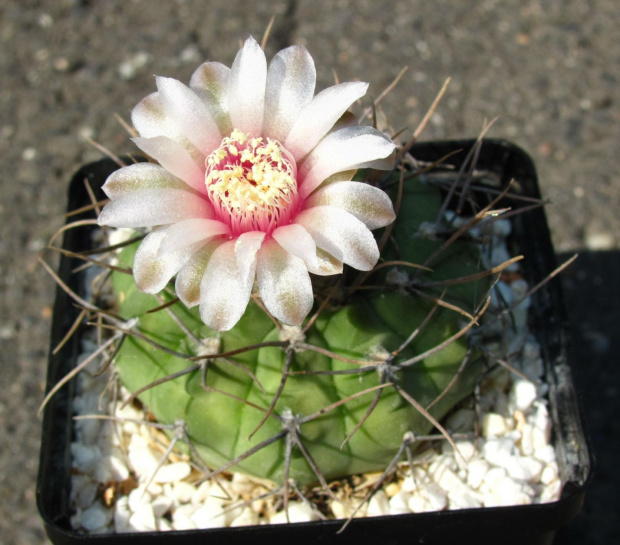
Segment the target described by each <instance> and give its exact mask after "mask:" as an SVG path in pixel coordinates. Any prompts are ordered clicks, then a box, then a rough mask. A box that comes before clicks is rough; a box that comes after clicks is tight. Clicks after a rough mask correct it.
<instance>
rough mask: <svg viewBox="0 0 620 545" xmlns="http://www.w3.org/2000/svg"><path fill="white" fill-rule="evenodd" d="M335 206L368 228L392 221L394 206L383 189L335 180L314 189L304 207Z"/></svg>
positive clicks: (381, 225) (394, 216)
mask: <svg viewBox="0 0 620 545" xmlns="http://www.w3.org/2000/svg"><path fill="white" fill-rule="evenodd" d="M323 205H326V206H336V207H338V208H342V209H343V210H346V211H347V212H349V214H353V215H354V216H355V217H356V218H357V219H358V220H360V221H362V222H363V223H364V225H366V227H368V229H377V228H379V227H385V226H386V225H389V224H390V223H392V222H393V221H394V219H395V218H396V215H395V214H394V207H393V206H392V201H391V199H390V198H389V197H388V196H387V194H386V193H385V192H384V191H381V190H380V189H378V188H376V187H373V186H371V185H368V184H365V183H361V182H335V183H332V184H329V185H328V186H326V187H321V188H320V189H319V190H317V191H315V192H314V193H313V194H312V195H310V197H309V198H308V200H307V201H306V202H305V205H304V206H305V208H312V207H314V206H323Z"/></svg>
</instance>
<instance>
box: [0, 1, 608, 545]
mask: <svg viewBox="0 0 620 545" xmlns="http://www.w3.org/2000/svg"><path fill="white" fill-rule="evenodd" d="M272 15H275V16H276V20H275V25H274V28H273V32H272V36H271V39H270V42H269V44H268V46H267V55H268V57H271V56H272V55H273V54H274V53H275V52H276V51H277V50H279V49H281V48H283V47H285V46H287V45H290V44H294V43H302V44H305V45H306V46H307V47H308V49H309V50H310V52H311V54H312V55H313V57H314V59H315V62H316V64H317V72H318V78H319V84H318V88H324V87H326V86H328V85H330V84H332V82H333V78H334V73H337V75H338V78H339V79H340V81H347V80H353V79H361V80H365V81H369V82H370V83H371V87H370V91H369V93H370V95H371V96H375V97H376V96H378V95H379V94H380V93H381V91H382V90H383V89H384V88H385V87H386V86H387V85H388V84H389V83H390V82H391V81H392V80H393V79H394V78H395V77H396V75H397V74H398V73H399V71H400V70H401V68H403V67H404V66H408V70H407V72H406V73H405V75H404V76H403V78H402V80H401V82H400V83H399V85H398V86H397V87H396V89H395V90H394V91H393V92H392V93H391V94H390V95H388V96H387V97H386V98H385V100H384V101H383V102H382V106H383V108H384V111H385V114H386V115H387V116H388V119H390V120H391V121H392V126H393V127H394V130H395V132H396V131H400V130H401V129H402V130H404V135H410V134H411V133H412V130H413V129H415V127H416V126H417V124H418V123H419V121H420V120H421V118H422V117H423V115H424V113H425V111H426V109H427V107H428V106H429V105H430V103H431V102H432V100H433V98H434V96H435V95H436V93H437V92H438V90H439V89H440V87H441V85H442V84H443V82H444V81H445V79H446V78H447V77H451V78H452V81H451V84H450V86H449V88H448V91H447V94H446V97H445V99H444V101H443V103H442V105H441V106H440V109H439V111H438V113H437V115H436V116H435V117H434V118H433V120H432V121H431V123H430V124H429V126H428V128H427V130H426V131H425V133H424V135H423V139H427V140H428V139H453V138H469V137H475V136H477V135H478V133H479V132H480V130H481V128H482V126H483V124H484V122H485V120H491V119H494V118H496V117H497V118H498V119H497V121H496V122H495V124H494V125H493V127H492V128H491V130H490V131H489V133H488V134H489V136H492V137H502V138H507V139H510V140H512V141H514V142H515V143H517V144H518V145H519V146H521V147H523V148H524V149H525V150H526V151H527V152H529V153H530V154H531V155H532V157H533V159H534V161H535V162H536V164H537V167H538V170H539V176H540V181H541V186H542V189H543V192H544V194H545V195H546V197H548V198H549V200H550V201H551V204H550V205H549V207H548V209H547V214H548V217H549V222H550V224H551V229H552V232H553V239H554V242H555V244H556V249H557V251H558V252H563V254H564V256H563V257H568V256H569V255H571V254H572V253H574V252H577V251H578V252H580V253H582V257H581V259H580V260H579V261H578V263H577V264H576V265H575V266H574V267H573V269H572V271H570V272H568V273H567V274H566V275H565V279H564V283H565V286H566V294H567V304H568V306H569V309H570V311H571V315H572V327H573V330H574V335H573V341H574V344H575V358H574V359H575V365H576V367H577V376H578V378H579V381H578V382H579V383H578V386H579V387H580V388H581V391H582V397H583V400H584V406H585V412H586V420H587V422H588V424H589V429H590V431H591V436H592V442H593V445H594V447H595V449H596V451H597V453H598V460H599V462H598V472H597V474H598V478H595V479H594V482H593V484H592V487H591V493H590V495H589V497H588V502H587V504H586V507H585V509H584V513H583V515H582V516H581V517H580V518H579V519H578V520H577V521H576V522H575V523H574V524H573V525H572V526H571V528H570V529H569V530H568V531H564V532H562V533H560V535H559V536H558V539H557V543H559V544H562V543H592V544H599V543H600V544H602V543H613V542H618V541H619V540H618V532H619V529H618V523H617V522H614V516H613V515H614V514H613V512H612V507H611V506H612V505H613V503H614V500H613V499H612V496H611V494H612V491H615V490H618V485H620V478H619V476H618V469H617V468H618V464H617V463H614V462H613V460H614V459H615V460H617V458H618V456H619V455H620V452H619V442H620V439H619V434H618V426H617V423H616V419H615V418H613V416H612V415H613V414H614V409H617V408H618V407H617V406H618V386H619V381H618V371H617V362H618V359H619V354H620V346H619V343H618V335H617V324H618V323H619V322H620V320H619V314H620V296H619V289H618V277H619V274H620V259H619V253H620V252H619V249H620V214H618V210H620V176H619V174H618V172H619V170H620V158H619V155H620V153H619V152H620V91H619V89H620V41H618V28H620V10H618V7H617V5H616V2H615V0H589V1H580V2H577V1H571V2H564V1H561V0H547V1H545V2H539V1H537V0H528V1H521V0H507V1H502V2H499V1H496V0H486V1H484V2H474V1H464V2H451V1H448V0H439V1H436V2H420V1H414V0H408V1H405V0H402V1H376V0H374V1H373V0H355V1H353V0H329V1H327V0H318V1H317V0H269V1H261V0H256V1H254V2H251V3H250V2H245V1H236V0H225V1H222V0H210V1H205V0H175V1H173V0H167V1H163V2H152V1H149V0H123V1H121V0H118V1H112V0H108V1H105V2H103V1H92V0H54V1H52V0H47V1H46V0H41V1H36V0H2V1H1V2H0V41H1V49H0V51H1V52H0V70H1V73H2V83H1V84H0V105H1V106H0V161H1V162H2V164H4V167H3V168H2V172H3V173H4V174H2V176H1V177H0V184H1V196H2V198H1V199H0V216H1V218H0V220H1V221H0V273H1V274H0V307H1V312H2V319H1V320H2V321H1V322H0V366H1V367H0V369H1V374H0V377H1V386H2V387H1V388H0V428H1V430H2V435H3V437H4V440H3V441H2V442H0V544H1V545H13V544H16V545H38V544H41V543H46V537H45V534H44V531H43V528H42V524H41V521H40V519H39V516H38V513H37V510H36V500H35V479H36V471H37V465H38V450H39V435H40V421H39V420H38V419H37V417H36V410H37V407H38V405H39V403H40V401H41V399H42V396H43V391H44V381H45V367H46V357H47V350H48V346H47V345H48V336H49V327H50V317H51V306H52V303H53V297H54V284H53V282H52V280H51V279H50V277H49V276H48V275H47V274H46V273H45V271H44V270H43V269H42V267H41V266H40V265H38V263H37V255H38V254H39V253H40V252H41V251H42V249H43V247H44V246H45V245H46V242H47V240H48V239H49V238H50V236H51V235H52V234H53V233H54V232H55V231H56V229H57V228H58V227H59V226H60V225H61V224H62V222H63V220H62V218H61V215H62V213H63V212H64V210H65V206H66V197H65V193H66V186H67V183H68V180H69V179H70V177H71V175H72V173H73V172H74V171H75V170H76V169H77V168H78V166H79V165H81V164H82V163H85V162H88V161H91V160H96V159H98V158H100V157H101V156H102V153H101V152H100V151H98V150H97V149H95V148H94V147H92V146H91V145H89V144H88V143H87V142H86V141H85V137H88V138H92V139H94V140H96V141H97V142H99V143H101V144H103V145H105V146H106V147H107V148H109V149H110V150H111V151H113V152H114V153H118V154H122V153H126V152H130V151H133V150H134V148H133V146H132V144H131V142H129V140H128V137H127V135H126V132H125V130H124V129H123V128H122V127H121V125H120V124H119V123H118V121H117V120H116V119H115V117H114V114H115V113H116V114H118V115H120V116H121V117H123V118H124V119H129V112H130V110H131V108H132V107H133V106H134V105H135V104H136V103H137V102H138V101H139V100H140V99H141V98H142V97H144V96H146V95H147V94H148V93H150V92H152V91H154V90H155V83H154V79H153V74H157V75H164V76H171V77H175V78H178V79H180V80H182V81H185V82H187V81H188V80H189V77H190V75H191V73H192V71H193V70H194V68H195V67H197V66H198V65H199V64H200V63H201V62H203V61H204V60H219V61H221V62H224V63H225V64H228V65H230V63H231V62H232V60H233V59H234V56H235V53H236V51H237V49H238V47H239V43H240V41H241V40H243V39H245V38H246V37H247V36H248V35H250V34H252V35H253V36H255V37H256V38H257V39H260V38H261V36H262V35H263V32H264V30H265V28H266V26H267V24H268V22H269V20H270V18H271V16H272ZM380 115H382V112H380ZM403 138H405V136H403ZM614 489H615V490H614Z"/></svg>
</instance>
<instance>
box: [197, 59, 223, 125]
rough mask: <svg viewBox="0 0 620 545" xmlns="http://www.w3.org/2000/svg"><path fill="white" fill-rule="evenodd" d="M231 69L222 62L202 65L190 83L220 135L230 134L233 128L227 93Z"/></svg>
mask: <svg viewBox="0 0 620 545" xmlns="http://www.w3.org/2000/svg"><path fill="white" fill-rule="evenodd" d="M229 78H230V68H228V66H224V65H223V64H222V63H220V62H205V63H203V64H201V65H200V66H199V67H198V68H197V69H196V70H194V73H193V74H192V78H191V79H190V81H189V86H190V88H191V89H192V90H193V91H194V92H195V93H196V94H197V95H198V96H199V97H200V98H201V99H202V101H203V102H204V104H205V106H206V107H207V108H208V109H209V112H210V113H211V117H212V118H213V119H214V120H215V122H216V123H217V125H218V127H219V128H220V133H222V134H230V133H231V132H232V130H233V126H232V124H231V122H230V116H229V115H228V101H227V97H226V91H227V90H228V80H229Z"/></svg>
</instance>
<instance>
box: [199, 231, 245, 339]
mask: <svg viewBox="0 0 620 545" xmlns="http://www.w3.org/2000/svg"><path fill="white" fill-rule="evenodd" d="M248 276H250V277H251V278H252V281H250V282H248V281H247V280H246V279H244V278H242V276H241V272H240V271H239V266H238V265H237V258H236V256H235V241H234V240H231V241H229V242H224V243H223V244H220V246H218V247H217V248H216V250H215V251H214V252H213V254H212V255H211V259H210V260H209V263H208V264H207V268H206V270H205V274H204V276H203V277H202V281H201V283H200V318H201V319H202V321H203V322H204V323H205V324H207V325H208V326H209V327H212V328H213V329H217V330H218V331H228V330H229V329H231V328H232V327H233V326H234V325H235V324H236V323H237V322H238V321H239V319H240V318H241V316H243V313H244V312H245V309H246V307H247V306H248V302H249V300H250V294H251V292H252V285H253V283H254V267H252V271H251V274H250V275H248Z"/></svg>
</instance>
